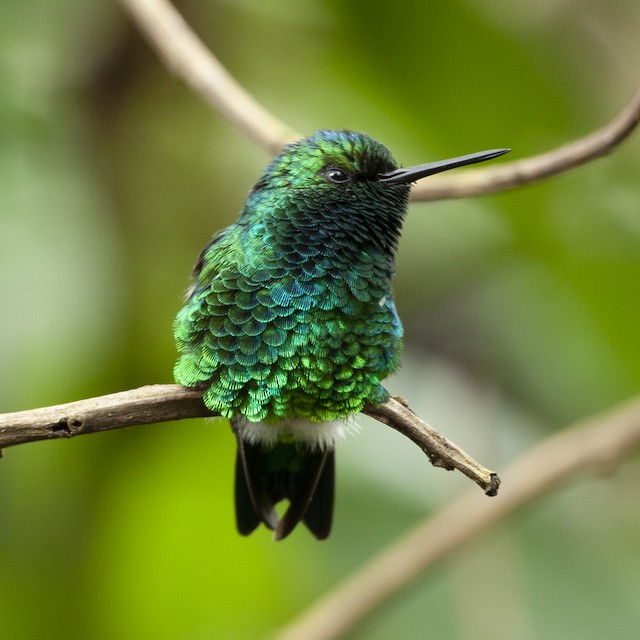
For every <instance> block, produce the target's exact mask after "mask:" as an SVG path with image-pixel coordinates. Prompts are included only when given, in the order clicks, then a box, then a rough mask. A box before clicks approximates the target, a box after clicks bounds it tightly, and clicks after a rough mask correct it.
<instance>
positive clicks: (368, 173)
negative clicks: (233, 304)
mask: <svg viewBox="0 0 640 640" xmlns="http://www.w3.org/2000/svg"><path fill="white" fill-rule="evenodd" d="M506 151H507V150H506V149H503V150H497V151H485V152H481V153H477V154H471V155H469V156H461V157H458V158H453V159H450V160H444V161H441V162H433V163H428V164H425V165H419V166H415V167H409V168H407V169H400V168H398V164H397V163H396V161H395V160H394V159H393V156H392V155H391V153H390V152H389V150H388V149H387V148H386V147H385V146H384V145H382V144H380V143H379V142H377V141H376V140H373V139H372V138H370V137H369V136H367V135H365V134H363V133H357V132H353V131H347V130H343V131H333V130H321V131H316V132H315V133H314V134H312V135H311V136H309V137H307V138H304V139H302V140H299V141H298V142H294V143H292V144H289V145H287V146H286V147H284V149H283V151H282V153H281V154H280V155H279V156H277V157H276V158H275V159H274V160H273V162H272V163H271V164H270V165H269V166H268V167H267V169H266V170H265V173H264V175H263V176H262V177H261V178H260V180H259V181H258V182H257V183H256V185H255V186H254V188H253V190H252V192H251V194H250V196H249V200H250V201H253V202H256V201H259V203H260V204H261V205H266V206H265V207H262V209H263V210H271V211H274V212H276V215H277V216H278V217H280V218H281V217H282V216H283V215H284V216H285V217H289V216H291V217H293V218H295V219H296V220H304V225H303V226H304V227H305V228H307V229H308V228H309V224H308V223H309V222H310V221H314V222H315V223H316V224H317V225H318V226H319V227H322V229H324V230H326V231H333V230H335V231H338V230H339V231H340V232H341V235H343V234H344V233H345V232H346V233H350V234H351V235H352V239H353V240H354V241H357V240H362V241H363V242H366V243H373V244H376V245H378V246H381V247H383V248H385V249H388V250H390V251H393V250H394V249H395V246H396V244H397V240H398V237H399V234H400V229H401V226H402V221H403V219H404V216H405V213H406V210H407V205H408V202H409V192H410V190H411V183H412V182H415V181H416V180H418V179H420V178H422V177H425V176H428V175H432V174H434V173H439V172H440V171H446V170H447V169H452V168H454V167H459V166H462V165H465V164H472V163H474V162H481V161H482V160H488V159H489V158H493V157H496V156H497V155H501V154H502V153H505V152H506ZM256 204H258V202H256Z"/></svg>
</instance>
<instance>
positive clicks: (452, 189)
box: [411, 89, 640, 202]
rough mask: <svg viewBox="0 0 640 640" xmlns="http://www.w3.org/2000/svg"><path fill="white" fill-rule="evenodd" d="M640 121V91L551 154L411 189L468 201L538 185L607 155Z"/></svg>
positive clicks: (426, 196) (423, 197) (420, 197)
mask: <svg viewBox="0 0 640 640" xmlns="http://www.w3.org/2000/svg"><path fill="white" fill-rule="evenodd" d="M638 122H640V89H638V90H637V91H636V92H635V93H634V94H633V96H632V98H631V100H629V102H628V103H627V104H626V106H625V107H624V108H623V109H622V111H620V113H618V115H616V117H615V118H613V120H611V121H610V122H609V123H608V124H607V125H605V126H604V127H602V128H601V129H598V130H597V131H594V132H593V133H590V134H589V135H587V136H584V137H583V138H578V140H574V141H573V142H570V143H569V144H566V145H564V146H562V147H558V148H557V149H554V150H553V151H549V152H547V153H542V154H540V155H537V156H531V157H530V158H524V159H523V160H517V161H516V162H508V163H505V164H500V165H497V166H495V167H490V168H486V169H469V170H467V171H461V172H458V173H451V174H443V175H439V176H433V177H431V178H429V180H424V181H422V182H419V183H418V184H416V185H415V186H414V187H413V190H412V192H411V197H412V199H413V200H414V201H420V202H427V201H432V200H446V199H450V198H468V197H470V196H479V195H483V194H487V193H494V192H496V191H504V190H505V189H513V188H515V187H520V186H522V185H524V184H530V183H532V182H537V181H538V180H542V179H543V178H549V177H550V176H555V175H558V174H560V173H564V172H565V171H569V170H570V169H573V168H575V167H578V166H580V165H581V164H586V163H587V162H591V160H595V159H596V158H600V157H602V156H605V155H607V154H608V153H610V152H611V151H612V150H613V149H615V148H616V147H617V146H618V145H619V144H620V143H621V142H622V141H623V140H625V139H626V138H627V137H628V136H629V135H630V134H631V133H632V132H633V131H634V129H635V128H636V127H637V125H638Z"/></svg>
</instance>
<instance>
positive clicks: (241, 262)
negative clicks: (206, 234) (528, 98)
mask: <svg viewBox="0 0 640 640" xmlns="http://www.w3.org/2000/svg"><path fill="white" fill-rule="evenodd" d="M507 151H508V149H496V150H491V151H482V152H479V153H473V154H470V155H465V156H460V157H456V158H451V159H449V160H443V161H440V162H431V163H427V164H423V165H419V166H415V167H409V168H399V167H398V165H397V164H396V162H395V161H394V159H393V158H392V156H391V154H390V153H389V151H388V150H387V149H386V147H384V146H383V145H382V144H380V143H379V142H376V141H375V140H373V139H372V138H370V137H369V136H367V135H364V134H362V133H355V132H351V131H317V132H316V133H314V134H313V135H311V136H309V137H308V138H305V139H303V140H300V141H299V142H295V143H293V144H290V145H287V146H286V147H285V148H284V149H283V151H282V153H281V154H280V155H279V156H278V157H276V158H275V160H273V162H272V163H271V164H270V165H269V166H268V167H267V168H266V170H265V172H264V175H263V176H262V177H261V178H260V179H259V180H258V182H257V183H256V184H255V185H254V187H253V189H252V190H251V192H250V194H249V196H248V197H247V200H246V203H245V206H244V208H243V210H242V211H241V213H240V217H239V218H238V221H237V222H236V223H235V224H232V225H231V226H230V227H227V228H226V229H223V230H222V231H220V232H219V233H217V234H216V235H214V236H213V238H212V240H211V241H210V242H209V244H207V246H206V247H205V248H204V250H203V251H202V253H201V254H200V257H199V259H198V261H197V264H196V266H195V270H194V273H193V278H194V282H193V285H192V286H191V288H190V289H189V291H188V295H187V299H186V303H185V305H184V307H183V308H182V309H181V311H180V312H179V313H178V316H177V318H176V321H175V324H174V334H175V339H176V343H177V346H178V350H179V351H180V353H181V355H180V357H179V359H178V361H177V363H176V366H175V370H174V373H175V379H176V381H177V382H178V383H180V384H182V385H184V386H187V387H195V388H199V389H202V391H203V400H204V403H205V405H206V406H207V407H208V408H209V409H210V410H211V411H214V412H217V413H219V414H221V415H222V416H224V417H226V418H229V419H230V421H231V425H232V428H233V431H234V433H235V436H236V439H237V444H238V454H237V458H236V471H235V504H236V521H237V526H238V530H239V531H240V533H241V534H243V535H248V534H249V533H251V532H252V531H253V530H254V529H255V528H256V527H257V526H258V525H259V524H260V523H263V524H265V525H266V526H267V527H269V528H270V529H272V530H274V531H275V537H276V539H283V538H285V537H286V536H287V535H288V534H289V533H290V532H291V531H292V530H293V528H294V527H295V526H296V524H297V523H298V522H300V521H302V522H303V523H304V524H305V525H306V526H307V527H308V528H309V530H310V531H311V532H312V533H313V535H315V536H316V538H318V539H324V538H326V537H327V536H328V535H329V532H330V529H331V521H332V513H333V494H334V469H335V463H334V455H335V454H334V448H335V443H336V440H337V439H339V438H340V437H341V436H342V435H344V434H345V432H346V431H348V429H349V424H350V422H351V421H352V420H353V416H354V415H355V414H357V413H358V412H359V411H361V410H362V408H363V407H364V406H365V405H367V404H377V403H382V402H384V401H385V400H387V399H388V397H389V394H388V392H387V391H386V390H385V389H384V387H383V386H382V384H381V383H382V380H383V379H384V378H386V377H387V376H388V375H389V374H390V373H392V372H393V371H395V370H396V368H397V367H398V362H399V355H400V350H401V346H402V325H401V323H400V320H399V318H398V314H397V313H396V308H395V305H394V301H393V295H392V291H391V280H392V278H393V275H394V271H395V266H394V262H395V252H396V247H397V244H398V239H399V236H400V231H401V227H402V222H403V219H404V217H405V214H406V211H407V205H408V202H409V192H410V189H411V183H412V182H414V181H416V180H419V179H420V178H423V177H425V176H429V175H432V174H435V173H439V172H441V171H447V170H448V169H453V168H455V167H461V166H464V165H469V164H473V163H477V162H483V161H485V160H490V159H491V158H495V157H497V156H500V155H502V154H503V153H506V152H507ZM285 499H286V500H288V502H289V504H288V508H287V509H286V511H284V513H283V514H282V515H279V514H278V512H277V511H276V505H277V504H278V503H279V502H280V501H282V500H285Z"/></svg>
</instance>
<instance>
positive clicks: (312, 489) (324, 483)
mask: <svg viewBox="0 0 640 640" xmlns="http://www.w3.org/2000/svg"><path fill="white" fill-rule="evenodd" d="M301 455H302V456H303V457H304V466H303V470H302V471H301V472H300V473H298V474H295V476H293V474H292V476H293V477H292V478H291V479H290V480H291V481H290V482H289V483H288V484H289V485H290V486H289V489H290V491H289V495H287V496H286V497H287V498H289V501H290V504H289V508H288V509H287V512H286V513H285V514H284V516H283V518H282V520H280V522H278V526H277V527H276V540H283V539H284V538H286V537H287V536H288V535H289V534H290V533H291V532H292V531H293V529H294V528H295V526H296V525H297V524H298V522H300V520H302V522H304V523H305V525H307V528H308V529H309V531H311V533H313V535H314V536H315V537H316V538H318V540H324V539H325V538H326V537H327V536H328V535H329V532H330V531H331V520H332V518H333V487H334V469H335V463H334V452H333V451H320V452H315V453H309V452H305V453H304V454H301Z"/></svg>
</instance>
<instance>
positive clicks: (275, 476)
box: [235, 435, 335, 540]
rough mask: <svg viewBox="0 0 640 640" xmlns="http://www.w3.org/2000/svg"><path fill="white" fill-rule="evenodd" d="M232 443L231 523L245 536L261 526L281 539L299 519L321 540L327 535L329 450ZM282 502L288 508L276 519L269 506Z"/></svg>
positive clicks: (332, 470)
mask: <svg viewBox="0 0 640 640" xmlns="http://www.w3.org/2000/svg"><path fill="white" fill-rule="evenodd" d="M236 437H237V441H238V454H237V457H236V477H235V504H236V523H237V527H238V531H239V532H240V533H241V534H242V535H249V534H250V533H252V532H253V531H254V530H255V529H256V527H257V526H258V525H259V524H260V523H261V522H262V523H264V524H265V525H266V526H267V527H269V529H272V530H275V538H276V540H282V539H284V538H286V537H287V536H288V535H289V534H290V533H291V531H293V529H294V528H295V526H296V525H297V524H298V522H300V521H302V522H304V524H305V525H306V526H307V528H308V529H309V530H310V531H311V533H313V535H314V536H315V537H316V538H318V539H319V540H324V539H325V538H326V537H327V536H328V535H329V533H330V531H331V521H332V516H333V494H334V484H335V479H334V478H335V461H334V455H335V454H334V452H333V451H323V452H310V451H306V450H301V449H299V448H298V447H296V445H295V444H284V443H280V444H277V445H276V446H275V447H273V448H272V449H265V448H263V447H262V446H261V445H254V444H249V443H247V442H243V441H242V440H241V438H240V437H238V436H237V435H236ZM284 499H288V500H289V508H288V509H287V511H286V513H285V514H284V516H283V518H282V519H281V520H280V521H278V515H277V513H276V510H275V505H276V504H277V503H278V502H280V500H284Z"/></svg>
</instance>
